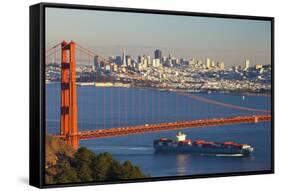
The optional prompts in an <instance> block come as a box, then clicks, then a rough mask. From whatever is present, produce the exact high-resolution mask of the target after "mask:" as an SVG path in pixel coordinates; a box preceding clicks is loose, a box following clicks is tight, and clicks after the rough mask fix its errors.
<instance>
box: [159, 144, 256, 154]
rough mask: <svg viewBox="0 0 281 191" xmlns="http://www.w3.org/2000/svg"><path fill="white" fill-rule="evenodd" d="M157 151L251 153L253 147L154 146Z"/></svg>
mask: <svg viewBox="0 0 281 191" xmlns="http://www.w3.org/2000/svg"><path fill="white" fill-rule="evenodd" d="M154 149H155V152H177V153H195V154H196V153H197V154H229V155H233V154H241V155H249V154H250V153H251V152H252V149H234V148H204V147H198V146H186V145H184V146H154Z"/></svg>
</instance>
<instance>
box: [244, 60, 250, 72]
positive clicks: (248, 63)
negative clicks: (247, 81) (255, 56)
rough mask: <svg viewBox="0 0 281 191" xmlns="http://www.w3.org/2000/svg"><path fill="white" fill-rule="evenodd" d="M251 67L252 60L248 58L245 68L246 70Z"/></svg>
mask: <svg viewBox="0 0 281 191" xmlns="http://www.w3.org/2000/svg"><path fill="white" fill-rule="evenodd" d="M249 67H250V60H249V59H247V60H245V68H244V70H248V68H249Z"/></svg>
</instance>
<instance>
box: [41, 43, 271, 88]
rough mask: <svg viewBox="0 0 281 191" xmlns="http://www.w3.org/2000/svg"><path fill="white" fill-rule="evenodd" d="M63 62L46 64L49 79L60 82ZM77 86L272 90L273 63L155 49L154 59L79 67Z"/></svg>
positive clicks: (113, 58) (101, 60) (120, 59)
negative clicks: (229, 62) (190, 55)
mask: <svg viewBox="0 0 281 191" xmlns="http://www.w3.org/2000/svg"><path fill="white" fill-rule="evenodd" d="M60 72H61V69H60V63H58V62H56V61H52V62H50V63H48V64H47V66H46V82H47V83H51V82H59V81H60V75H61V73H60ZM76 73H77V85H79V86H84V85H87V86H96V87H149V88H157V89H161V90H177V91H189V92H213V91H216V92H243V93H270V91H271V65H270V64H256V63H251V61H250V60H249V59H246V60H245V62H244V63H241V64H240V65H238V66H233V67H229V68H226V67H225V64H224V62H223V61H215V60H212V59H210V58H206V59H205V60H196V59H194V58H191V59H186V58H176V57H173V56H172V55H168V56H167V57H166V56H163V55H162V51H161V50H159V49H157V50H155V51H154V58H151V57H150V56H146V55H143V56H138V57H137V58H133V57H131V56H130V55H126V50H125V49H124V50H123V52H122V56H110V57H108V58H102V57H99V56H95V58H94V59H93V60H91V63H90V64H87V65H86V64H79V63H77V67H76Z"/></svg>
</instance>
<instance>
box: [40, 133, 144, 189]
mask: <svg viewBox="0 0 281 191" xmlns="http://www.w3.org/2000/svg"><path fill="white" fill-rule="evenodd" d="M45 170H46V176H45V181H46V184H58V183H73V182H92V181H103V180H120V179H135V178H145V177H147V176H146V175H144V174H143V173H142V172H141V171H140V169H139V167H137V166H134V165H133V164H132V163H131V162H130V161H125V162H124V163H121V162H119V161H117V160H115V159H113V158H112V155H111V154H110V153H101V154H96V153H94V152H92V151H90V150H89V149H87V148H85V147H80V148H79V149H78V150H77V151H75V150H74V149H72V148H71V147H70V146H68V145H66V144H65V143H64V141H62V140H60V139H59V138H55V137H52V136H49V135H47V136H46V164H45Z"/></svg>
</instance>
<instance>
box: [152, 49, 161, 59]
mask: <svg viewBox="0 0 281 191" xmlns="http://www.w3.org/2000/svg"><path fill="white" fill-rule="evenodd" d="M154 58H155V59H160V60H161V59H162V51H161V50H159V49H157V50H155V51H154Z"/></svg>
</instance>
